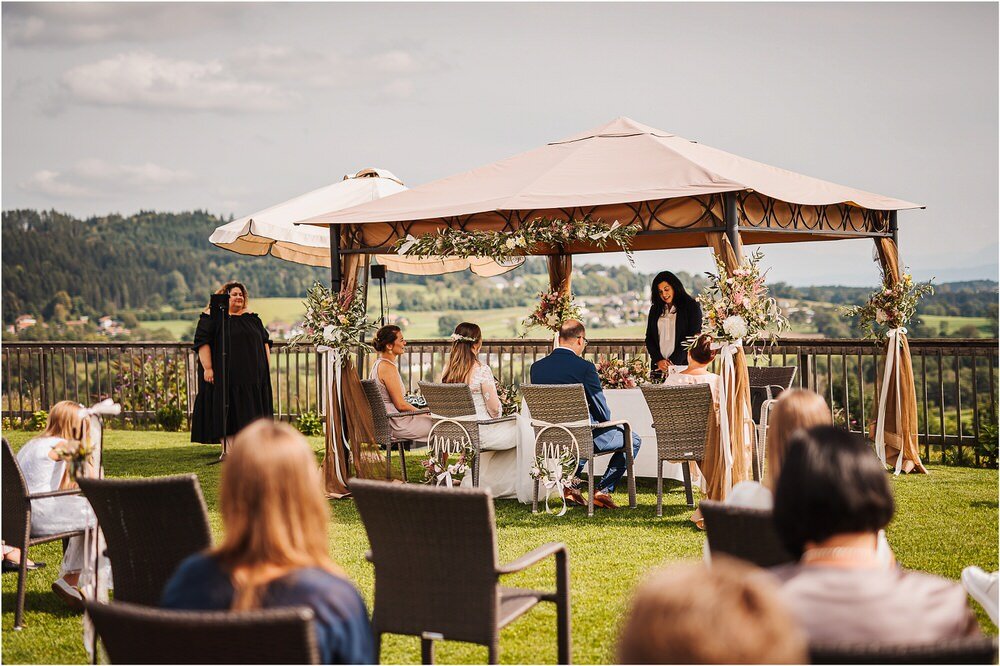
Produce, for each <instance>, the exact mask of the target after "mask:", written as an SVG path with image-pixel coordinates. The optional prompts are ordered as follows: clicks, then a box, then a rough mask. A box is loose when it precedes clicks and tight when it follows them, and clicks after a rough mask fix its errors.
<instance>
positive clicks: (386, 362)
mask: <svg viewBox="0 0 1000 666" xmlns="http://www.w3.org/2000/svg"><path fill="white" fill-rule="evenodd" d="M372 346H374V347H375V351H377V352H378V358H377V359H375V363H373V364H372V370H371V374H370V375H369V377H371V378H372V379H374V380H375V383H376V384H377V385H378V391H379V393H380V394H381V395H382V402H383V403H384V404H385V411H386V412H387V413H389V414H400V413H403V414H405V413H406V412H415V411H417V408H416V407H414V406H413V405H411V404H410V403H408V402H407V401H406V392H405V391H404V389H403V378H402V376H400V374H399V366H397V365H396V363H397V359H398V358H399V357H400V356H402V355H403V350H404V349H405V348H406V340H405V339H404V338H403V331H402V330H401V329H400V328H399V326H393V325H392V324H390V325H388V326H383V327H382V328H380V329H378V330H377V331H375V339H374V340H373V341H372ZM431 425H433V424H432V422H431V417H430V416H429V415H428V414H426V413H425V414H414V415H412V416H405V417H400V418H395V419H389V427H390V428H391V429H392V435H393V437H395V438H396V439H409V440H413V441H416V442H426V441H427V434H428V433H429V432H430V429H431Z"/></svg>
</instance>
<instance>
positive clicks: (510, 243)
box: [504, 236, 517, 250]
mask: <svg viewBox="0 0 1000 666" xmlns="http://www.w3.org/2000/svg"><path fill="white" fill-rule="evenodd" d="M504 245H506V246H507V249H508V250H513V249H514V248H515V247H517V239H516V238H514V237H513V236H511V237H510V238H508V239H507V240H506V241H505V242H504Z"/></svg>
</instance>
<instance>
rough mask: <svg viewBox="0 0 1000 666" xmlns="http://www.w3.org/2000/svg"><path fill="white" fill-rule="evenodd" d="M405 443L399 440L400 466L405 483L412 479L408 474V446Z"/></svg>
mask: <svg viewBox="0 0 1000 666" xmlns="http://www.w3.org/2000/svg"><path fill="white" fill-rule="evenodd" d="M403 444H404V442H403V441H402V440H401V441H400V442H399V466H400V467H401V468H402V470H403V483H409V482H410V479H409V478H407V476H406V453H404V449H405V448H406V447H404V446H403Z"/></svg>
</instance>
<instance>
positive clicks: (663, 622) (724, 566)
mask: <svg viewBox="0 0 1000 666" xmlns="http://www.w3.org/2000/svg"><path fill="white" fill-rule="evenodd" d="M806 659H807V654H806V640H805V636H804V635H803V634H802V631H801V630H800V629H799V628H798V627H797V626H796V625H795V622H794V621H793V619H792V617H791V615H790V614H789V613H788V610H786V609H785V607H784V606H783V605H782V603H781V601H780V599H779V598H778V590H777V587H776V586H775V585H774V583H773V582H772V581H770V580H768V576H767V574H766V573H764V572H762V571H760V570H759V569H755V568H754V567H752V566H750V565H749V564H745V563H743V562H741V561H739V560H736V559H732V558H727V557H720V558H718V559H717V561H716V562H715V563H713V565H712V567H711V568H709V567H707V566H705V565H702V564H693V563H684V564H676V565H673V566H670V567H667V568H664V569H661V570H660V571H658V572H654V573H653V574H652V575H651V576H650V577H649V578H648V579H646V581H645V582H644V583H642V584H641V585H640V586H639V589H638V590H637V591H636V593H635V596H634V597H633V599H632V603H631V607H630V608H629V610H628V615H627V617H626V619H625V624H624V625H623V627H622V630H621V634H620V636H619V639H618V663H620V664H801V663H805V661H806Z"/></svg>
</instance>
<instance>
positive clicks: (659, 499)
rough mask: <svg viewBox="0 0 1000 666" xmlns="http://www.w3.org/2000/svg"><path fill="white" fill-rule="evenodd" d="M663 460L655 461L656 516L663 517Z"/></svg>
mask: <svg viewBox="0 0 1000 666" xmlns="http://www.w3.org/2000/svg"><path fill="white" fill-rule="evenodd" d="M663 462H664V461H663V460H662V459H660V460H657V461H656V517H657V518H662V517H663Z"/></svg>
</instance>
